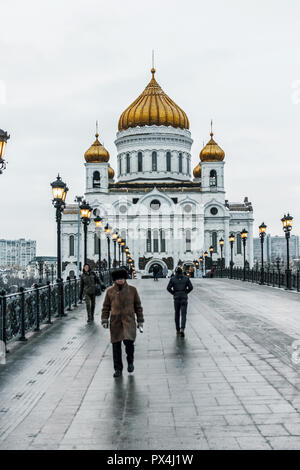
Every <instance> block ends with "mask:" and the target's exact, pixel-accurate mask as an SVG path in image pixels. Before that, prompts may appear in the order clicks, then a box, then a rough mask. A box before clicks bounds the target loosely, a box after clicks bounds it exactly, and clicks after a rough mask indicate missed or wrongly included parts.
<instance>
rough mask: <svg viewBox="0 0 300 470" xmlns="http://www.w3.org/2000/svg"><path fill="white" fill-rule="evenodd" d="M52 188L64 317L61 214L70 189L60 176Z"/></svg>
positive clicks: (51, 184) (61, 305) (61, 307)
mask: <svg viewBox="0 0 300 470" xmlns="http://www.w3.org/2000/svg"><path fill="white" fill-rule="evenodd" d="M50 186H51V187H52V195H53V200H52V204H53V206H54V207H55V209H56V223H57V280H58V285H59V293H60V296H59V299H60V301H59V313H58V314H59V315H60V316H63V315H64V298H63V295H64V291H63V283H62V278H61V214H62V212H63V210H64V208H65V206H66V203H65V201H66V197H67V192H68V188H67V185H66V183H64V182H63V181H62V179H61V177H60V176H59V175H58V176H57V179H56V180H55V181H53V183H50Z"/></svg>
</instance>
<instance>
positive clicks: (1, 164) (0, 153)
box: [0, 129, 10, 175]
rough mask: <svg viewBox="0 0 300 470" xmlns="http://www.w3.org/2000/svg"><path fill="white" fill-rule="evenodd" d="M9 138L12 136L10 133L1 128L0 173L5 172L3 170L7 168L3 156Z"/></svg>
mask: <svg viewBox="0 0 300 470" xmlns="http://www.w3.org/2000/svg"><path fill="white" fill-rule="evenodd" d="M9 138H10V135H8V134H7V132H6V131H3V130H2V129H0V175H1V174H2V173H3V170H5V168H6V162H5V160H4V158H3V157H4V151H5V147H6V143H7V141H8V139H9Z"/></svg>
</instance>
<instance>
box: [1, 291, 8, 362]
mask: <svg viewBox="0 0 300 470" xmlns="http://www.w3.org/2000/svg"><path fill="white" fill-rule="evenodd" d="M1 311H2V335H1V336H2V338H1V340H2V341H3V343H4V344H5V350H6V352H7V353H8V352H9V351H8V349H7V348H6V342H7V337H6V292H5V290H2V291H1Z"/></svg>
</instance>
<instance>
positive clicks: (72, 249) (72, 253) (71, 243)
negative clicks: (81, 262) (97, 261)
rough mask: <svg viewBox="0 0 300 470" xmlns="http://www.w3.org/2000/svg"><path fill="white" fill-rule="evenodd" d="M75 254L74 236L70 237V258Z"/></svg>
mask: <svg viewBox="0 0 300 470" xmlns="http://www.w3.org/2000/svg"><path fill="white" fill-rule="evenodd" d="M74 253H75V237H74V235H70V236H69V256H74Z"/></svg>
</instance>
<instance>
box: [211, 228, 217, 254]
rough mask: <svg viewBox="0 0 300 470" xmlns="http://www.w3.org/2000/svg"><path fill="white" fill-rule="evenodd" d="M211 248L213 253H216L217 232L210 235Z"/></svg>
mask: <svg viewBox="0 0 300 470" xmlns="http://www.w3.org/2000/svg"><path fill="white" fill-rule="evenodd" d="M211 246H212V247H213V249H214V251H213V252H214V253H217V252H218V234H217V232H213V233H212V234H211Z"/></svg>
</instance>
